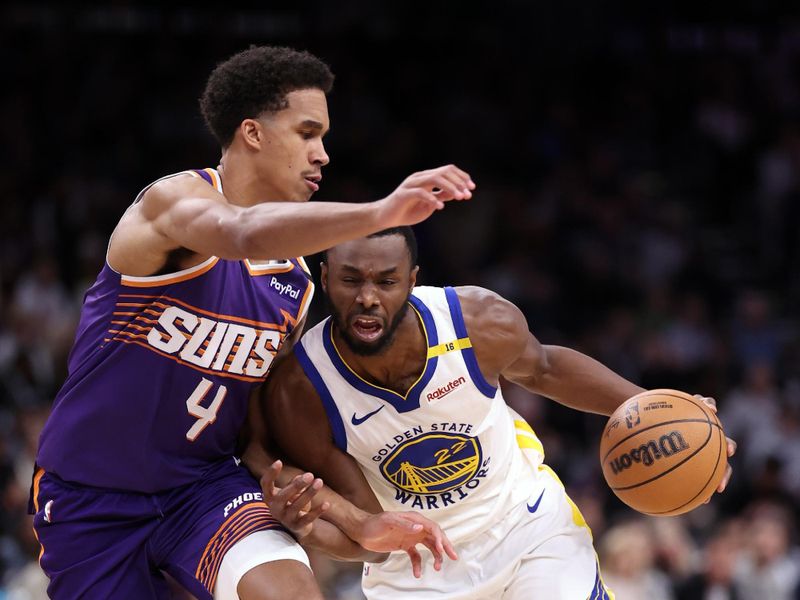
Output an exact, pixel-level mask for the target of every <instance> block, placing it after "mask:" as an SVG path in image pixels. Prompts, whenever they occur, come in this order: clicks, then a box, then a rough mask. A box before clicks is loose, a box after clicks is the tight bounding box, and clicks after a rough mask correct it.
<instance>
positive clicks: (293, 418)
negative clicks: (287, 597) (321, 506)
mask: <svg viewBox="0 0 800 600" xmlns="http://www.w3.org/2000/svg"><path fill="white" fill-rule="evenodd" d="M263 412H264V417H265V418H264V421H265V422H266V423H268V424H269V431H268V433H267V437H268V438H269V442H270V443H273V444H275V445H276V446H277V447H278V448H280V449H281V452H282V454H283V455H285V456H286V458H287V460H288V461H290V462H291V463H292V464H296V465H299V466H301V467H303V468H305V469H308V470H309V471H312V472H314V473H315V474H317V475H320V476H322V477H323V478H324V479H325V482H326V483H327V484H328V485H330V486H331V488H333V489H327V488H321V489H319V490H318V491H316V492H314V494H313V496H319V498H317V501H322V502H327V503H328V504H329V506H328V507H327V508H326V510H325V511H324V512H323V513H322V515H321V516H322V519H325V520H328V521H330V522H331V523H333V524H335V525H336V526H337V527H338V528H340V529H341V530H342V531H343V532H344V533H346V534H347V536H348V537H350V538H351V539H353V540H355V541H356V542H358V543H359V544H360V545H361V546H362V547H363V548H365V549H367V550H370V551H372V552H390V551H394V550H403V551H405V552H406V553H408V555H409V557H410V559H411V563H412V568H413V571H414V574H415V576H420V574H421V563H422V560H421V556H420V554H419V552H418V551H417V549H416V546H417V544H422V545H424V546H425V547H427V548H428V549H429V550H430V551H431V553H432V554H433V557H434V568H435V569H437V570H438V569H439V568H441V564H442V562H443V560H444V557H445V555H446V556H449V557H450V558H451V559H454V560H455V559H456V558H457V556H456V554H455V551H454V549H453V547H452V545H451V544H450V542H449V540H448V539H447V536H446V535H445V534H444V532H443V531H442V530H441V528H440V527H439V526H438V525H437V524H436V523H434V522H433V521H430V520H429V519H426V518H425V517H423V516H422V515H419V514H418V513H415V512H392V511H383V510H382V508H381V506H380V503H379V502H378V500H377V499H376V498H375V495H374V494H373V493H372V490H371V489H370V487H369V484H368V483H367V481H366V479H365V478H364V475H363V473H362V472H361V469H360V468H359V467H358V465H357V464H356V462H355V460H353V458H352V457H350V456H348V455H347V454H345V453H344V452H343V451H342V450H340V449H339V448H338V447H337V446H336V445H335V444H334V442H333V436H332V433H331V430H330V426H329V425H328V420H327V416H326V414H325V411H324V409H323V407H322V402H321V401H320V399H319V396H318V395H317V393H316V390H315V389H314V387H313V386H312V385H311V383H310V382H309V381H308V379H307V378H306V376H305V373H304V372H303V370H302V368H301V367H300V365H299V363H298V362H297V360H296V358H295V357H294V356H289V357H288V358H287V360H285V361H282V362H281V363H280V364H278V365H277V366H276V367H275V369H274V370H273V372H272V374H271V375H270V378H269V381H268V383H267V386H266V389H265V394H264V408H263ZM309 477H310V475H308V476H306V479H305V480H304V481H301V480H298V479H297V478H295V480H294V481H293V482H292V483H291V484H290V485H295V486H303V485H305V486H306V487H308V486H311V485H313V482H312V479H309ZM333 490H336V492H339V493H340V494H341V495H342V496H344V497H341V496H339V495H338V494H336V492H334V491H333ZM304 491H305V490H304ZM265 493H266V492H265ZM288 493H291V492H287V494H288ZM284 501H285V499H284ZM311 506H312V507H315V508H316V507H317V505H316V504H314V503H313V502H312V505H311ZM282 509H283V507H280V508H279V510H282ZM311 510H312V511H313V510H314V509H313V508H312V509H311Z"/></svg>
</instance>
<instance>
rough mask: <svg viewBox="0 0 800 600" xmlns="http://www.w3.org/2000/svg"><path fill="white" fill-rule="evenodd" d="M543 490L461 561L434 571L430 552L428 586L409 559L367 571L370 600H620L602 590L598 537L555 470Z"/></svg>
mask: <svg viewBox="0 0 800 600" xmlns="http://www.w3.org/2000/svg"><path fill="white" fill-rule="evenodd" d="M537 471H538V472H537V475H538V477H537V480H538V481H537V483H538V484H539V485H537V490H536V491H535V492H534V494H533V495H532V497H531V498H529V499H528V500H527V501H526V502H523V503H522V504H520V505H518V506H516V507H515V508H514V509H513V510H511V511H510V512H509V513H508V515H507V516H506V518H504V519H503V520H502V521H500V522H498V523H496V524H495V525H493V526H491V527H489V528H488V529H487V530H486V531H485V532H483V533H482V534H481V535H479V536H477V537H475V538H473V539H471V540H468V541H467V542H465V543H458V544H456V552H457V553H458V556H459V559H458V560H457V561H451V560H449V559H446V560H445V562H444V564H443V566H442V570H441V571H439V572H436V571H434V570H433V568H432V566H431V565H432V559H431V556H430V552H428V551H427V550H426V549H422V550H421V553H423V561H424V562H423V564H424V570H423V575H422V579H415V578H414V577H413V575H412V574H411V565H410V562H409V560H408V558H407V556H406V554H405V553H393V554H392V555H391V556H390V557H389V559H388V560H387V561H386V562H385V563H382V564H372V565H369V564H368V565H365V567H364V575H363V577H362V587H363V590H364V594H365V595H366V597H367V598H368V599H369V600H394V599H396V598H397V599H399V598H414V599H415V600H426V599H431V600H433V599H436V600H442V599H445V598H447V599H449V600H489V599H502V600H530V599H531V598H546V599H547V600H605V599H609V600H613V598H614V596H613V594H612V593H611V592H609V591H608V590H607V589H606V588H605V586H604V585H603V583H602V580H601V578H600V573H599V569H598V566H597V555H596V554H595V551H594V547H593V546H592V534H591V531H590V530H589V527H588V526H587V525H586V522H585V521H584V519H583V516H582V515H581V513H580V511H579V510H578V508H577V507H576V506H575V504H574V503H573V502H572V500H570V499H569V497H568V496H567V494H566V492H565V491H564V486H563V485H562V484H561V482H560V481H559V480H558V477H557V476H556V475H555V473H554V472H553V471H552V470H551V469H550V468H549V467H547V466H544V465H542V466H540V467H539V468H538V469H537Z"/></svg>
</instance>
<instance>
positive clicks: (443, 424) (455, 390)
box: [262, 227, 734, 600]
mask: <svg viewBox="0 0 800 600" xmlns="http://www.w3.org/2000/svg"><path fill="white" fill-rule="evenodd" d="M416 258H417V257H416V241H415V240H414V235H413V232H412V231H411V229H410V228H409V227H399V228H394V229H391V230H386V231H383V232H379V233H376V234H373V235H371V236H369V237H367V238H362V239H359V240H355V241H351V242H346V243H343V244H340V245H338V246H336V247H335V248H333V249H331V250H329V251H328V252H327V253H326V256H325V259H324V260H323V264H322V287H323V290H324V291H325V294H326V297H327V299H328V301H329V304H330V309H331V312H332V316H331V317H330V318H328V319H326V320H325V321H323V322H322V323H320V324H319V325H317V326H316V327H315V328H313V329H312V330H310V331H309V332H308V333H306V335H305V336H304V337H303V338H302V339H301V340H300V342H299V343H298V344H297V345H296V346H295V348H294V351H293V354H292V355H290V356H289V357H288V358H287V360H285V361H283V362H282V363H281V364H280V365H279V366H277V367H276V368H275V371H274V372H273V373H272V375H271V377H270V379H269V380H268V382H267V389H266V395H265V404H264V409H265V413H266V417H267V419H266V422H267V423H269V427H270V432H269V433H270V436H271V437H270V439H271V441H272V442H274V443H276V444H277V445H278V446H279V447H280V449H281V450H282V451H283V453H284V454H285V457H286V458H287V459H288V460H289V461H290V462H292V463H294V464H296V465H298V466H300V467H302V468H304V469H308V470H310V471H313V472H314V473H315V474H317V475H319V476H321V477H322V478H323V479H324V480H325V482H326V483H327V484H328V485H329V486H330V487H331V488H333V489H334V490H335V491H337V492H339V493H340V494H342V495H344V496H345V497H346V498H348V499H349V500H351V501H352V502H353V503H354V504H356V505H357V506H360V507H362V508H364V509H366V510H368V511H373V512H377V511H380V510H388V509H415V510H418V511H421V512H423V513H424V514H425V515H426V516H428V517H430V518H431V519H433V520H435V521H437V522H438V523H439V524H440V525H441V526H442V528H443V529H444V530H445V531H446V533H447V535H448V537H449V538H450V540H451V541H452V543H453V545H454V546H455V549H456V551H457V552H458V555H459V560H458V561H457V562H447V563H446V564H444V565H443V566H442V567H441V569H442V570H441V572H436V571H435V570H434V569H432V568H429V565H430V564H431V556H430V554H428V553H427V551H425V550H423V552H425V556H424V557H423V565H424V568H423V570H422V574H421V575H422V577H421V579H414V578H413V577H412V575H411V569H410V568H409V555H406V554H404V553H393V554H391V555H390V557H389V558H388V559H387V560H386V561H385V562H383V563H380V564H367V565H365V568H364V574H363V581H362V583H363V589H364V592H365V594H366V596H367V597H368V598H369V599H370V600H372V599H388V598H397V597H401V596H402V597H407V598H415V599H418V600H421V599H425V598H459V599H478V598H502V599H504V600H523V599H525V600H530V599H531V598H542V599H547V600H558V599H568V600H586V599H591V600H599V599H602V598H613V594H612V593H611V592H610V591H608V590H607V589H606V588H605V586H604V585H603V582H602V578H601V576H600V572H599V569H598V566H597V559H596V555H595V551H594V548H593V546H592V536H591V532H590V530H589V528H588V526H587V525H586V522H585V521H584V519H583V517H582V515H581V513H580V511H579V510H578V508H577V507H576V506H575V504H573V503H572V501H571V500H570V499H569V498H568V497H567V495H566V493H565V491H564V487H563V485H562V484H561V482H560V481H559V479H558V477H557V476H556V475H555V473H554V472H553V471H552V470H551V469H550V468H549V467H547V466H546V465H545V464H543V459H544V450H543V448H542V444H541V442H540V441H539V440H538V438H537V437H536V434H535V433H534V432H533V430H532V429H531V428H530V426H529V425H528V424H527V423H526V422H525V421H524V420H523V419H522V418H521V417H519V415H517V414H516V413H514V412H513V411H512V410H511V409H510V408H509V407H508V406H507V405H506V404H505V401H504V400H503V397H502V394H501V392H500V390H499V388H498V381H499V378H500V377H501V376H502V377H504V378H505V379H507V380H509V381H511V382H514V383H516V384H517V385H521V386H523V387H524V388H526V389H527V390H530V391H531V392H535V393H538V394H542V395H544V396H547V397H550V398H553V399H555V400H557V401H558V402H561V403H562V404H565V405H567V406H570V407H572V408H576V409H578V410H582V411H588V412H594V413H598V414H604V415H609V414H611V413H612V412H613V411H614V409H615V408H616V407H617V406H619V405H620V404H621V403H622V402H623V401H624V400H626V399H627V398H629V397H631V396H633V395H635V394H637V393H639V392H641V391H643V390H642V388H640V387H638V386H636V385H634V384H633V383H631V382H629V381H627V380H625V379H623V378H622V377H620V376H618V375H617V374H615V373H614V372H612V371H610V370H609V369H607V368H606V367H604V366H603V365H601V364H600V363H598V362H597V361H595V360H593V359H591V358H589V357H588V356H585V355H583V354H581V353H579V352H576V351H573V350H570V349H568V348H563V347H557V346H543V345H541V344H540V343H539V342H538V341H537V340H536V338H535V337H534V336H533V335H532V334H531V333H530V332H529V331H528V325H527V322H526V320H525V317H524V316H523V315H522V313H521V312H520V310H519V309H518V308H517V307H516V306H514V305H513V304H512V303H510V302H508V301H507V300H505V299H503V298H501V297H500V296H498V295H497V294H495V293H493V292H491V291H489V290H486V289H482V288H477V287H462V288H437V287H415V280H416V275H417V270H418V268H417V266H416ZM708 402H709V403H711V404H713V400H711V399H708ZM733 450H734V447H733V446H732V442H731V443H729V448H728V452H729V454H730V453H732V452H733ZM278 469H279V467H276V468H274V469H272V470H271V472H269V473H268V475H267V477H266V478H265V479H264V480H262V485H264V487H265V491H266V492H267V496H268V497H269V501H268V503H269V504H270V507H271V508H272V509H273V513H274V514H275V515H276V516H277V517H278V518H281V516H285V515H286V514H287V513H291V512H292V503H291V499H292V498H293V497H295V496H296V495H297V494H298V493H299V492H300V490H302V489H304V486H307V485H308V481H309V478H308V476H306V477H307V478H306V480H305V482H301V481H299V480H298V479H296V480H295V481H294V482H293V483H292V484H291V485H290V486H287V487H286V488H284V489H283V490H280V491H278V490H277V489H276V488H274V487H273V485H272V481H273V480H274V478H275V475H276V472H277V470H278ZM729 477H730V469H729V470H728V472H727V473H726V475H725V477H724V479H723V482H722V483H721V484H720V487H719V491H721V490H722V489H724V487H725V485H726V484H727V481H728V479H729ZM310 495H312V494H311V491H310V490H307V491H306V492H304V495H303V496H302V498H303V503H304V502H305V500H307V499H308V498H309V496H310ZM294 504H295V507H294V511H295V515H296V514H297V513H296V508H297V506H296V505H297V504H298V503H294ZM411 556H412V557H413V555H411ZM437 563H439V561H437ZM436 566H437V567H439V566H440V565H439V564H437V565H436Z"/></svg>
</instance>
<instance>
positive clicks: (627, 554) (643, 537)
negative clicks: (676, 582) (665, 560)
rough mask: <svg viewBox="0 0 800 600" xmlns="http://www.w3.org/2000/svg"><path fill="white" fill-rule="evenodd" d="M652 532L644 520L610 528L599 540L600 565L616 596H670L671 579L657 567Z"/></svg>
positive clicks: (624, 599)
mask: <svg viewBox="0 0 800 600" xmlns="http://www.w3.org/2000/svg"><path fill="white" fill-rule="evenodd" d="M653 548H654V544H653V536H652V532H651V530H650V529H649V528H648V526H647V525H646V524H645V523H644V522H642V521H632V522H629V523H625V524H622V525H617V526H615V527H612V528H611V529H609V530H608V531H607V532H606V534H605V536H604V537H603V539H602V540H601V541H600V548H599V553H600V566H601V568H602V569H603V577H604V580H605V583H606V585H607V586H608V587H609V588H610V589H611V590H612V591H613V592H614V596H615V597H616V598H617V600H642V599H643V598H647V599H648V600H671V599H672V598H673V595H672V590H671V586H670V583H669V580H668V579H667V577H666V575H664V573H662V572H660V571H658V570H657V569H656V568H655V554H654V549H653Z"/></svg>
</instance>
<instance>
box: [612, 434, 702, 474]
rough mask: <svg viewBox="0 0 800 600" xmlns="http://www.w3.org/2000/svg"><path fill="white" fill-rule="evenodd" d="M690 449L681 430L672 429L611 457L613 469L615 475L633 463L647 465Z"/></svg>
mask: <svg viewBox="0 0 800 600" xmlns="http://www.w3.org/2000/svg"><path fill="white" fill-rule="evenodd" d="M688 449H689V444H687V443H686V440H685V439H683V436H682V435H681V433H680V431H670V432H669V433H667V434H664V435H662V436H661V437H660V438H658V440H650V441H649V442H647V443H645V444H642V445H641V446H639V447H638V448H634V449H632V450H630V451H628V452H625V453H624V454H622V455H620V456H618V457H617V458H613V459H611V470H612V471H614V475H617V474H618V473H621V472H622V471H624V470H625V469H627V468H629V467H630V466H631V465H632V464H633V463H641V464H643V465H645V466H646V467H649V466H650V465H652V464H653V463H654V462H655V461H656V460H659V459H661V458H666V457H669V456H672V455H673V454H678V453H679V452H683V451H684V450H688Z"/></svg>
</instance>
